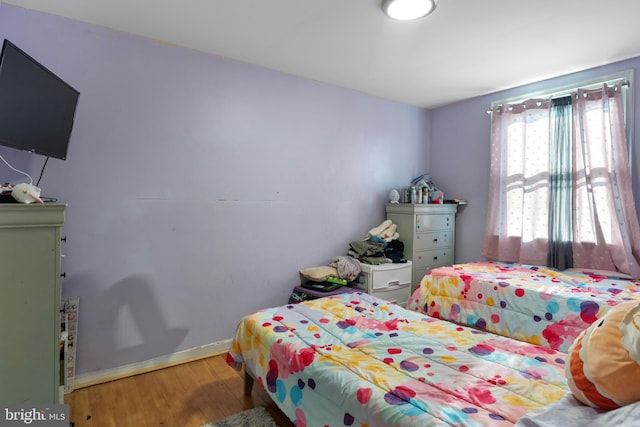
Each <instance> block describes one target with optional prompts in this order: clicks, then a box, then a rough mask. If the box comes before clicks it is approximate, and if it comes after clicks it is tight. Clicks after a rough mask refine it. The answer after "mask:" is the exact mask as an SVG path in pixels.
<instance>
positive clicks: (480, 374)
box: [227, 293, 568, 427]
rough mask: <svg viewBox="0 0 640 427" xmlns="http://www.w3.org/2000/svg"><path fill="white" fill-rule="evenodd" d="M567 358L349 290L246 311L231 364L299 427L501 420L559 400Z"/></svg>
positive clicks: (497, 422)
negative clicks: (248, 374)
mask: <svg viewBox="0 0 640 427" xmlns="http://www.w3.org/2000/svg"><path fill="white" fill-rule="evenodd" d="M564 358H565V355H564V354H562V353H560V352H556V351H554V350H551V349H548V348H544V347H540V346H536V345H533V344H529V343H524V342H521V341H517V340H513V339H509V338H506V337H501V336H498V335H494V334H491V333H487V332H484V331H479V330H476V329H473V328H468V327H464V326H460V325H456V324H454V323H451V322H447V321H444V320H440V319H435V318H433V317H430V316H426V315H424V314H421V313H418V312H415V311H409V310H407V309H405V308H402V307H399V306H397V305H393V304H391V303H388V302H386V301H383V300H380V299H377V298H375V297H373V296H370V295H367V294H363V293H353V294H342V295H336V296H331V297H325V298H320V299H317V300H313V301H307V302H304V303H300V304H292V305H286V306H282V307H275V308H269V309H265V310H261V311H259V312H256V313H254V314H251V315H248V316H246V317H245V318H243V320H242V321H241V323H240V324H239V326H238V328H237V332H236V336H235V339H234V341H233V343H232V345H231V349H230V351H229V353H228V355H227V363H229V365H231V366H232V367H234V368H236V369H241V367H242V365H243V364H244V365H245V368H246V369H248V370H249V371H250V372H252V373H253V374H254V376H255V377H256V379H257V381H258V382H259V383H260V384H261V385H262V386H263V387H264V388H265V389H266V390H267V392H268V393H269V394H270V396H271V397H272V399H273V400H274V401H275V402H276V404H277V405H278V406H279V407H280V408H281V409H282V411H283V412H284V413H285V414H286V415H287V416H288V417H289V418H290V419H291V420H292V421H293V422H294V423H295V425H296V426H298V427H303V426H309V427H311V426H369V427H384V426H398V427H399V426H421V427H426V426H468V427H473V426H491V427H499V426H511V425H513V424H515V423H516V422H517V420H518V419H519V418H520V417H522V416H523V415H524V414H527V413H530V412H532V411H537V410H539V409H541V408H543V407H545V406H547V405H549V404H551V403H552V402H555V401H558V400H560V399H561V398H562V397H563V395H564V394H565V393H566V392H567V390H568V389H567V386H566V381H565V376H564Z"/></svg>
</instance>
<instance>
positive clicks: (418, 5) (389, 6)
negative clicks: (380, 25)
mask: <svg viewBox="0 0 640 427" xmlns="http://www.w3.org/2000/svg"><path fill="white" fill-rule="evenodd" d="M437 5H438V0H382V10H383V11H384V13H385V14H386V15H387V16H388V17H389V18H391V19H396V20H398V21H411V20H413V19H418V18H422V17H424V16H427V15H428V14H430V13H431V12H433V11H434V10H435V8H436V6H437Z"/></svg>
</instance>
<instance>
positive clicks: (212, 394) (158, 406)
mask: <svg viewBox="0 0 640 427" xmlns="http://www.w3.org/2000/svg"><path fill="white" fill-rule="evenodd" d="M243 387H244V373H240V372H237V371H235V370H234V369H232V368H231V367H229V365H227V363H226V362H225V356H224V355H221V356H214V357H210V358H206V359H201V360H196V361H194V362H189V363H184V364H181V365H177V366H173V367H170V368H165V369H160V370H157V371H153V372H149V373H145V374H140V375H136V376H132V377H128V378H123V379H119V380H115V381H111V382H107V383H103V384H98V385H94V386H90V387H86V388H80V389H77V390H74V391H73V392H72V393H70V394H67V395H66V396H65V403H66V404H68V405H69V410H70V418H71V420H70V421H71V423H70V425H71V426H72V427H128V426H132V427H147V426H149V427H155V426H162V427H200V426H201V425H203V424H206V423H210V422H212V421H216V420H218V419H220V418H224V417H226V416H228V415H232V414H235V413H237V412H240V411H242V410H245V409H250V408H253V407H256V406H264V407H265V408H267V410H268V411H269V413H270V414H271V416H272V417H273V419H274V420H275V421H276V423H278V426H280V427H293V423H292V422H291V421H289V419H288V418H287V417H286V416H285V415H284V414H283V413H282V412H280V410H279V409H278V407H277V406H276V405H275V404H274V403H273V402H272V401H271V399H270V398H269V396H268V394H267V392H266V391H264V389H263V388H262V387H261V386H260V385H259V384H257V383H255V384H254V386H253V392H252V394H251V397H245V396H244V393H243Z"/></svg>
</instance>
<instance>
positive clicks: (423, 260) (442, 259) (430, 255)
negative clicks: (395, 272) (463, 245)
mask: <svg viewBox="0 0 640 427" xmlns="http://www.w3.org/2000/svg"><path fill="white" fill-rule="evenodd" d="M413 264H414V265H415V268H416V269H418V268H433V267H439V266H441V265H452V264H453V248H444V249H436V250H432V251H422V252H416V253H415V255H414V257H413Z"/></svg>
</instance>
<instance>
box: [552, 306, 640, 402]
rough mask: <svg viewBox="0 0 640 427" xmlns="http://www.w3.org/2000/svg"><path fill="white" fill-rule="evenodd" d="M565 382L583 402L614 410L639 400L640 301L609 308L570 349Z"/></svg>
mask: <svg viewBox="0 0 640 427" xmlns="http://www.w3.org/2000/svg"><path fill="white" fill-rule="evenodd" d="M565 367H566V374H567V384H568V385H569V389H570V390H571V392H572V393H573V395H574V396H575V398H576V399H578V400H579V401H580V402H582V403H584V404H585V405H589V406H592V407H594V408H602V409H607V410H611V409H617V408H620V407H622V406H625V405H629V404H632V403H635V402H639V401H640V388H639V387H638V384H640V302H639V301H628V302H623V303H621V304H618V305H616V306H615V307H613V308H611V309H610V310H609V311H608V312H607V313H606V314H605V315H604V316H603V317H602V318H601V319H599V320H597V321H596V322H594V323H593V324H591V326H589V328H587V329H585V330H584V331H582V332H581V333H580V335H579V336H578V338H576V340H575V341H574V342H573V344H572V345H571V347H570V348H569V353H568V357H567V364H566V365H565Z"/></svg>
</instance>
